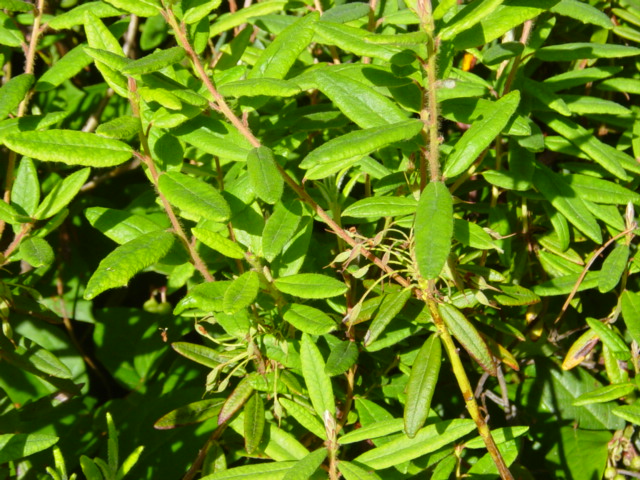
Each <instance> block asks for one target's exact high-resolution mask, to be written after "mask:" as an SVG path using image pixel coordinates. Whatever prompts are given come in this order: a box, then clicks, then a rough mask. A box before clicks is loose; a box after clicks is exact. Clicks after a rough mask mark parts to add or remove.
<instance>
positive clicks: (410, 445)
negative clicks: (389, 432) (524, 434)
mask: <svg viewBox="0 0 640 480" xmlns="http://www.w3.org/2000/svg"><path fill="white" fill-rule="evenodd" d="M474 428H475V424H474V423H473V421H472V420H462V419H456V420H449V421H446V422H438V423H435V424H433V425H429V426H427V427H424V428H423V429H421V430H420V431H419V432H418V433H417V434H416V436H415V437H413V438H409V437H405V436H403V437H399V438H397V439H395V440H392V441H390V442H388V443H385V444H384V445H382V446H380V447H376V448H374V449H372V450H369V451H368V452H365V453H363V454H362V455H360V456H359V457H357V458H356V459H355V460H356V461H357V462H358V463H361V464H364V465H366V466H368V467H371V468H374V469H376V470H377V469H383V468H389V467H393V466H394V465H398V464H400V463H403V462H406V461H409V460H413V459H414V458H418V457H421V456H422V455H426V454H427V453H431V452H433V451H435V450H437V449H439V448H441V447H443V446H445V445H449V444H450V443H453V442H455V441H456V440H457V439H459V438H460V437H462V436H464V435H466V434H467V433H469V432H471V431H473V430H474Z"/></svg>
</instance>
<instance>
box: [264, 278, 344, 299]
mask: <svg viewBox="0 0 640 480" xmlns="http://www.w3.org/2000/svg"><path fill="white" fill-rule="evenodd" d="M274 283H275V285H276V288H277V289H278V290H280V291H281V292H283V293H286V294H288V295H294V296H296V297H300V298H331V297H337V296H338V295H342V294H343V293H345V292H346V291H347V290H348V288H347V286H346V285H345V284H344V283H342V282H341V281H340V280H336V279H335V278H333V277H328V276H326V275H321V274H319V273H298V274H296V275H289V276H287V277H281V278H278V279H276V280H275V281H274Z"/></svg>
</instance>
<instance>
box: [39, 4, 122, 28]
mask: <svg viewBox="0 0 640 480" xmlns="http://www.w3.org/2000/svg"><path fill="white" fill-rule="evenodd" d="M87 12H91V14H92V15H95V16H96V18H105V17H116V16H119V15H122V14H123V11H122V10H119V9H117V8H115V7H113V6H111V5H109V4H107V3H104V2H83V3H81V4H80V5H78V6H77V7H75V8H73V9H72V10H70V11H68V12H66V13H63V14H62V15H58V16H56V17H55V18H52V19H51V20H50V21H49V22H48V25H49V27H51V28H53V29H54V30H63V29H67V28H72V27H75V26H76V25H81V24H83V23H84V21H85V13H87Z"/></svg>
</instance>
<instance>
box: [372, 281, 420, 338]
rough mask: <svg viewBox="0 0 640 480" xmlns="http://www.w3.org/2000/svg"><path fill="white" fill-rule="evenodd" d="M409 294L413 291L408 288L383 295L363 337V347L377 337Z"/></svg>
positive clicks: (395, 314) (404, 302)
mask: <svg viewBox="0 0 640 480" xmlns="http://www.w3.org/2000/svg"><path fill="white" fill-rule="evenodd" d="M411 295H413V292H412V291H411V289H409V288H406V289H404V290H401V291H399V292H396V293H390V294H388V295H385V297H384V299H383V300H382V303H381V304H380V308H379V309H378V313H377V315H376V316H375V318H374V319H373V321H372V322H371V326H370V327H369V330H368V331H367V334H366V335H365V337H364V346H365V348H367V347H368V346H369V345H371V344H372V343H373V342H375V341H376V340H377V339H378V337H379V336H380V335H381V334H382V332H384V330H385V328H386V327H387V325H389V323H391V321H392V320H393V319H394V318H395V317H396V316H397V315H398V314H399V313H400V312H401V311H402V309H403V308H404V306H405V305H406V303H407V302H408V301H409V299H410V298H411Z"/></svg>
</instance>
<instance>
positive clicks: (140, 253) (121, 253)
mask: <svg viewBox="0 0 640 480" xmlns="http://www.w3.org/2000/svg"><path fill="white" fill-rule="evenodd" d="M173 241H174V236H173V235H172V234H171V233H168V232H151V233H146V234H144V235H141V236H139V237H138V238H136V239H134V240H131V241H130V242H127V243H125V244H124V245H121V246H119V247H118V248H116V249H115V250H114V251H113V252H111V253H110V254H109V255H107V257H106V258H105V259H104V260H102V261H101V262H100V265H98V269H97V270H96V271H95V272H94V274H93V275H92V276H91V278H90V279H89V283H88V284H87V288H86V290H85V291H84V298H85V299H87V300H91V299H93V298H95V297H96V296H97V295H99V294H100V293H102V292H104V291H105V290H109V289H110V288H116V287H124V286H126V285H127V283H129V280H130V279H131V277H133V276H134V275H135V274H136V273H138V272H139V271H141V270H143V269H145V268H147V267H150V266H151V265H153V264H154V263H156V262H157V261H158V260H160V259H161V258H162V257H164V256H165V255H166V254H167V253H168V252H169V249H170V248H171V246H172V245H173Z"/></svg>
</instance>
